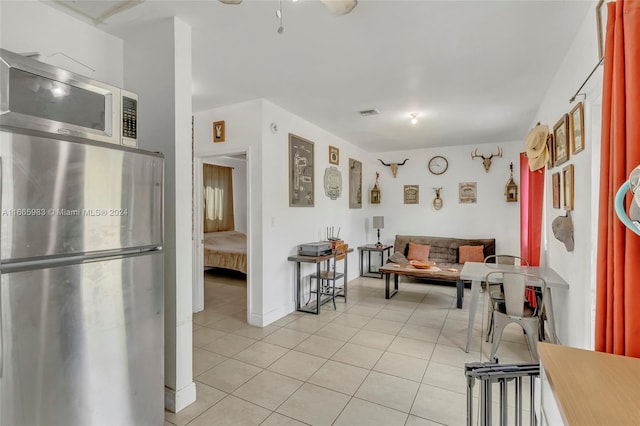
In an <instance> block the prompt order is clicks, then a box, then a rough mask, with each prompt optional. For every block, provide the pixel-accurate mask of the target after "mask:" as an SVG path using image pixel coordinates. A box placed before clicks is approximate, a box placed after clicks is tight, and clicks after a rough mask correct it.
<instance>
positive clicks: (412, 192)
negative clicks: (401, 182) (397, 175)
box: [404, 185, 420, 204]
mask: <svg viewBox="0 0 640 426" xmlns="http://www.w3.org/2000/svg"><path fill="white" fill-rule="evenodd" d="M404 203H405V204H419V203H420V185H405V186H404Z"/></svg>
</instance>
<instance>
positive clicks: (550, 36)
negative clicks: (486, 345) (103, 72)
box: [74, 0, 596, 152]
mask: <svg viewBox="0 0 640 426" xmlns="http://www.w3.org/2000/svg"><path fill="white" fill-rule="evenodd" d="M74 3H79V2H74ZM90 3H93V2H90ZM277 5H278V2H277V1H275V0H263V1H260V0H253V1H251V0H245V1H244V2H243V3H242V4H240V5H237V6H234V5H224V4H222V3H220V2H218V1H217V0H201V1H158V0H147V1H145V2H144V3H142V4H141V5H138V6H136V7H133V8H131V9H128V10H125V11H123V12H122V13H119V14H117V15H115V16H112V17H110V18H108V19H106V22H105V23H104V24H101V25H98V27H99V28H102V29H103V30H105V31H107V32H110V33H112V34H115V35H117V36H120V37H123V38H124V37H126V33H127V32H128V31H129V30H130V29H131V27H132V26H134V25H139V24H141V23H143V22H146V21H151V20H155V19H158V18H163V17H167V16H173V15H175V16H178V17H179V18H180V19H182V20H183V21H185V22H187V23H188V24H189V25H191V27H192V31H193V33H192V41H193V110H194V112H198V111H203V110H207V109H211V108H215V107H219V106H223V105H228V104H232V103H236V102H241V101H246V100H250V99H256V98H265V99H267V100H269V101H271V102H273V103H275V104H277V105H279V106H281V107H283V108H285V109H286V110H288V111H290V112H293V113H294V114H296V115H298V116H300V117H303V118H305V119H307V120H308V121H310V122H312V123H315V124H317V125H318V126H320V127H322V128H324V129H326V130H328V131H330V132H331V133H333V134H335V135H337V136H339V137H342V138H344V139H345V140H347V141H350V142H353V143H354V144H356V145H359V146H361V147H362V148H364V149H366V150H368V151H373V152H377V151H388V150H401V149H415V148H425V147H432V146H446V145H465V144H481V143H490V142H491V143H498V142H512V141H524V138H525V136H526V134H527V132H528V130H529V127H530V126H531V124H532V121H533V119H534V115H535V113H536V112H537V110H538V106H539V104H540V102H541V101H542V97H543V96H544V93H545V91H546V89H547V87H549V84H550V82H551V80H552V78H553V76H554V74H555V72H556V70H557V68H558V67H559V65H560V63H561V62H562V60H563V58H564V55H565V53H566V51H567V50H568V48H569V46H570V44H571V42H572V41H573V39H574V37H575V35H576V33H577V31H578V27H579V26H580V24H581V23H582V21H583V20H584V17H585V14H586V12H587V11H588V9H589V8H590V7H595V6H594V3H593V2H592V1H575V0H570V1H559V0H555V1H520V0H512V1H481V0H475V1H399V0H393V1H391V0H388V1H375V0H360V2H359V4H358V6H357V7H356V8H355V9H354V10H353V11H352V12H351V13H350V14H348V15H344V16H334V15H331V14H330V13H329V12H328V11H327V9H326V8H325V7H324V6H323V5H322V4H321V3H320V2H319V1H314V0H309V1H298V2H296V3H293V2H292V1H291V0H283V20H284V27H285V29H286V31H285V32H284V34H282V35H279V34H278V33H277V32H276V30H277V28H278V26H279V23H278V19H277V18H276V16H275V11H276V9H277ZM594 38H595V29H594ZM595 59H596V58H594V60H595ZM369 108H375V109H377V110H378V111H379V112H380V114H379V115H376V116H371V117H361V116H360V115H359V114H358V111H359V110H363V109H369ZM411 112H418V113H420V117H419V122H418V124H417V125H415V126H412V125H411V124H410V117H409V113H411Z"/></svg>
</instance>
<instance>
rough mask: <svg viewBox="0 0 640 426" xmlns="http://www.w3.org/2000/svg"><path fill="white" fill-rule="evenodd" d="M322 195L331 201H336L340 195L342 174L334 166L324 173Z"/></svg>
mask: <svg viewBox="0 0 640 426" xmlns="http://www.w3.org/2000/svg"><path fill="white" fill-rule="evenodd" d="M324 193H325V195H326V196H327V197H329V199H331V200H337V199H338V198H339V197H340V195H341V194H342V173H340V170H338V168H337V167H335V166H331V167H327V168H326V169H325V171H324Z"/></svg>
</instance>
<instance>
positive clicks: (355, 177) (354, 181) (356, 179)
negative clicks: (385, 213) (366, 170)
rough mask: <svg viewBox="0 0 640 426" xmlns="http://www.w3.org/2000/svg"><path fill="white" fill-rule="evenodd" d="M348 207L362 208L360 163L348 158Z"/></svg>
mask: <svg viewBox="0 0 640 426" xmlns="http://www.w3.org/2000/svg"><path fill="white" fill-rule="evenodd" d="M349 208H350V209H361V208H362V163H361V162H360V161H358V160H354V159H353V158H349Z"/></svg>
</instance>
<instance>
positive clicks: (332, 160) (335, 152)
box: [329, 145, 340, 166]
mask: <svg viewBox="0 0 640 426" xmlns="http://www.w3.org/2000/svg"><path fill="white" fill-rule="evenodd" d="M329 164H335V165H336V166H337V165H338V164H340V150H339V149H338V148H336V147H335V146H331V145H329Z"/></svg>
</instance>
